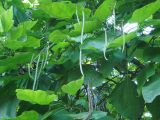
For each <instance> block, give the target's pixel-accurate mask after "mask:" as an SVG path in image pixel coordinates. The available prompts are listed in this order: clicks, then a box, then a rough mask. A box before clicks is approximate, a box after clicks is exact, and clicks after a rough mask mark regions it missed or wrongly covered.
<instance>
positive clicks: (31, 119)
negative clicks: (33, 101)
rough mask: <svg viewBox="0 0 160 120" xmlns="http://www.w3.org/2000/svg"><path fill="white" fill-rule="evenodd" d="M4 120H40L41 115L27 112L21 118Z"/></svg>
mask: <svg viewBox="0 0 160 120" xmlns="http://www.w3.org/2000/svg"><path fill="white" fill-rule="evenodd" d="M4 120H39V115H38V113H37V112H36V111H33V110H32V111H25V112H23V113H22V114H21V115H20V116H18V117H16V118H11V119H4Z"/></svg>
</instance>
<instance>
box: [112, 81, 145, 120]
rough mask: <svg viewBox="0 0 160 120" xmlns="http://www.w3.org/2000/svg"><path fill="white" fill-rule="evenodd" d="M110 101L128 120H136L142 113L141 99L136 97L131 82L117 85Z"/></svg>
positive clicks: (133, 85) (134, 87)
mask: <svg viewBox="0 0 160 120" xmlns="http://www.w3.org/2000/svg"><path fill="white" fill-rule="evenodd" d="M110 100H111V103H112V104H113V106H114V107H115V108H116V109H117V111H118V112H119V113H120V114H121V115H123V116H125V117H127V118H129V119H137V118H139V116H140V115H141V114H142V112H143V102H142V99H140V98H139V97H138V94H137V91H136V86H135V84H134V83H133V82H132V81H131V80H125V81H123V82H122V83H121V84H120V85H118V86H117V87H116V88H115V90H114V91H113V93H112V94H111V98H110Z"/></svg>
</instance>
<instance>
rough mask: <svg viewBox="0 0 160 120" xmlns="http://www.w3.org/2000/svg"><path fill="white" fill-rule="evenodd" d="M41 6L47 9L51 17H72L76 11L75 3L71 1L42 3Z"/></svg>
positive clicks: (42, 8) (44, 9)
mask: <svg viewBox="0 0 160 120" xmlns="http://www.w3.org/2000/svg"><path fill="white" fill-rule="evenodd" d="M39 8H40V9H41V10H43V11H45V12H46V13H47V14H48V15H49V16H50V17H52V18H58V19H70V18H72V16H73V14H74V13H75V11H76V6H75V4H73V3H71V2H52V3H49V4H42V5H40V7H39Z"/></svg>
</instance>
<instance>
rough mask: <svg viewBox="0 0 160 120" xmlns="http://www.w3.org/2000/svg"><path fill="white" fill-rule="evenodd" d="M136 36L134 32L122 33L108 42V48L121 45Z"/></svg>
mask: <svg viewBox="0 0 160 120" xmlns="http://www.w3.org/2000/svg"><path fill="white" fill-rule="evenodd" d="M136 36H137V34H136V32H131V33H128V34H126V35H124V36H123V35H122V36H120V37H118V38H116V39H115V40H114V41H113V42H110V43H109V46H108V47H109V48H117V47H120V46H122V45H123V44H124V43H126V42H129V41H131V40H132V39H134V38H135V37H136Z"/></svg>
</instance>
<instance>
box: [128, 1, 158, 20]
mask: <svg viewBox="0 0 160 120" xmlns="http://www.w3.org/2000/svg"><path fill="white" fill-rule="evenodd" d="M159 8H160V0H157V1H155V2H153V3H150V4H148V5H146V6H144V7H142V8H140V9H137V10H136V11H135V12H133V15H132V17H131V19H130V20H129V22H138V23H140V22H143V21H144V20H145V19H147V18H149V17H150V16H151V15H152V14H154V13H155V12H156V11H157V10H159Z"/></svg>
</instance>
